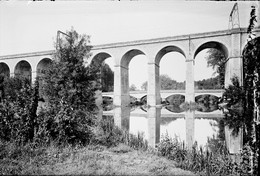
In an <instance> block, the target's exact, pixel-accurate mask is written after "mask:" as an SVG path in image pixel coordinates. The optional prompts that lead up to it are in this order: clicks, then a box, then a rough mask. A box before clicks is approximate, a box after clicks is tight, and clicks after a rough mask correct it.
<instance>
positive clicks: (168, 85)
mask: <svg viewBox="0 0 260 176" xmlns="http://www.w3.org/2000/svg"><path fill="white" fill-rule="evenodd" d="M160 81H161V90H171V89H174V90H180V89H185V86H184V85H185V84H184V83H183V82H181V83H179V82H177V81H175V80H172V79H171V78H170V77H169V76H168V75H160Z"/></svg>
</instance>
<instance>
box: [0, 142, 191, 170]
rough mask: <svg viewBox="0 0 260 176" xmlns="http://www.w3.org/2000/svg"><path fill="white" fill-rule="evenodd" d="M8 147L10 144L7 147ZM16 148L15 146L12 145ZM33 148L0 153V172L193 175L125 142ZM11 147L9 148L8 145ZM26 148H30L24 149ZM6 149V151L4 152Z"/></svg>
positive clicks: (172, 162) (168, 161) (171, 162)
mask: <svg viewBox="0 0 260 176" xmlns="http://www.w3.org/2000/svg"><path fill="white" fill-rule="evenodd" d="M6 147H7V146H6ZM9 147H10V148H9V150H10V149H11V148H13V149H14V146H9ZM29 148H30V147H27V148H21V149H20V150H17V151H11V150H12V149H11V150H10V151H9V153H7V154H6V155H5V158H3V156H4V154H3V153H1V162H0V163H1V164H0V165H1V167H0V168H1V169H0V171H1V172H0V174H19V175H20V174H44V175H50V174H51V175H65V174H69V175H74V174H76V175H78V174H81V175H194V174H193V173H192V172H190V171H185V170H182V169H180V168H176V167H175V163H174V161H170V160H167V159H166V158H164V157H159V156H157V155H156V154H154V153H152V152H148V151H143V150H134V149H132V148H130V147H129V146H126V145H124V144H119V145H118V146H116V147H111V148H107V147H104V146H99V145H98V146H87V147H63V148H58V147H55V146H49V147H47V148H44V147H41V148H38V149H37V150H34V151H30V150H29ZM5 149H8V148H5ZM25 150H27V151H25ZM2 152H3V151H2Z"/></svg>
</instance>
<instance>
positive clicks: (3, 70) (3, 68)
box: [0, 62, 10, 77]
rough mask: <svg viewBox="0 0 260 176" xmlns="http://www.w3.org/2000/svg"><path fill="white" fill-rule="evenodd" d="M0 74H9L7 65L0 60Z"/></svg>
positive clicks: (7, 75) (6, 75)
mask: <svg viewBox="0 0 260 176" xmlns="http://www.w3.org/2000/svg"><path fill="white" fill-rule="evenodd" d="M0 74H1V75H4V76H5V77H9V76H10V69H9V66H8V65H7V64H6V63H4V62H0Z"/></svg>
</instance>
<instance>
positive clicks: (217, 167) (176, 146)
mask: <svg viewBox="0 0 260 176" xmlns="http://www.w3.org/2000/svg"><path fill="white" fill-rule="evenodd" d="M220 144H223V143H218V145H220ZM221 148H222V149H225V146H221ZM157 150H158V154H159V155H161V156H164V157H167V158H168V159H170V160H173V161H176V165H177V167H180V168H182V169H185V170H190V171H192V172H195V173H199V174H202V175H238V174H248V172H247V171H245V168H247V166H248V164H246V162H244V161H243V162H241V163H239V164H237V163H234V162H233V160H232V159H231V156H230V155H229V154H228V153H227V150H217V149H213V151H214V152H211V151H209V150H208V149H207V148H206V149H203V148H202V147H198V146H197V143H196V142H195V144H194V145H193V147H192V150H187V149H186V148H185V146H184V144H183V143H180V142H179V141H178V140H177V139H176V138H175V139H172V138H169V136H168V135H166V136H163V137H162V140H161V142H160V143H159V144H158V145H157ZM246 156H248V155H246Z"/></svg>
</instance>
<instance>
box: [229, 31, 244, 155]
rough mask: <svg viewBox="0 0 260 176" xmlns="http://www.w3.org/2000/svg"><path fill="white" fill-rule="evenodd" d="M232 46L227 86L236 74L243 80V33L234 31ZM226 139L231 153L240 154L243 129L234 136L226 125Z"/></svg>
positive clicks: (240, 80)
mask: <svg viewBox="0 0 260 176" xmlns="http://www.w3.org/2000/svg"><path fill="white" fill-rule="evenodd" d="M231 47H232V48H231V51H230V57H229V59H228V61H227V63H226V73H225V87H228V86H229V85H230V84H232V82H231V79H232V78H233V77H234V76H236V77H238V80H239V82H240V84H242V81H243V80H242V78H243V76H242V74H243V73H242V71H243V60H242V57H241V53H242V49H241V35H240V33H239V31H234V32H233V33H232V34H231ZM225 140H226V144H227V148H228V150H229V152H230V154H232V155H233V156H236V155H239V154H240V150H241V149H242V147H243V137H242V129H240V131H239V134H238V135H237V136H234V135H232V129H230V128H229V127H228V126H225ZM234 160H238V158H237V157H234Z"/></svg>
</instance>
